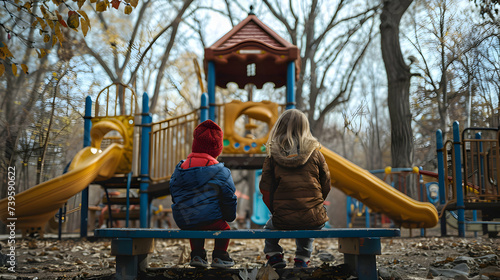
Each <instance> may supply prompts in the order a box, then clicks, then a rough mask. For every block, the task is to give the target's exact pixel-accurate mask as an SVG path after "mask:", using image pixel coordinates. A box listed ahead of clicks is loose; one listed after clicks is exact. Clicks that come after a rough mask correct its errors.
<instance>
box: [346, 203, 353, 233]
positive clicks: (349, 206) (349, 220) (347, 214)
mask: <svg viewBox="0 0 500 280" xmlns="http://www.w3.org/2000/svg"><path fill="white" fill-rule="evenodd" d="M351 204H352V198H351V197H350V196H347V197H346V211H345V212H346V216H347V217H346V221H347V225H346V227H351Z"/></svg>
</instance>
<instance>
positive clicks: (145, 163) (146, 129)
mask: <svg viewBox="0 0 500 280" xmlns="http://www.w3.org/2000/svg"><path fill="white" fill-rule="evenodd" d="M152 121H153V119H152V117H151V114H150V113H149V97H148V94H147V93H144V95H143V96H142V133H141V174H140V177H141V183H140V185H139V188H140V191H141V195H140V197H139V203H140V204H139V205H140V226H141V228H147V227H148V226H149V225H148V215H149V211H148V210H149V205H148V204H149V203H148V193H147V191H148V187H149V134H150V133H151V122H152Z"/></svg>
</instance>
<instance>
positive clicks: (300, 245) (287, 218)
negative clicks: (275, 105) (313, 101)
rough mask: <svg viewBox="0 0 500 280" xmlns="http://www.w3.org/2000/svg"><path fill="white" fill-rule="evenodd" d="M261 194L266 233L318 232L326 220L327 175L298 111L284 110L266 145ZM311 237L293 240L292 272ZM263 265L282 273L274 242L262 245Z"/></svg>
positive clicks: (301, 263) (303, 263)
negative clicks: (266, 217)
mask: <svg viewBox="0 0 500 280" xmlns="http://www.w3.org/2000/svg"><path fill="white" fill-rule="evenodd" d="M266 148H267V154H268V156H267V157H266V159H265V160H264V164H263V167H262V177H261V180H260V185H259V188H260V191H261V193H262V195H263V200H264V203H265V204H266V205H267V207H268V208H269V210H270V212H271V214H272V217H271V219H269V221H268V222H267V223H266V225H265V227H264V228H265V229H285V230H300V229H321V228H322V227H323V226H324V225H325V223H326V222H327V221H328V216H327V214H326V209H325V207H324V206H323V203H324V201H325V199H326V196H327V195H328V193H329V192H330V172H329V169H328V166H327V164H326V161H325V158H324V156H323V154H322V153H321V152H320V151H319V149H321V145H320V143H319V142H318V140H317V139H316V138H315V137H314V136H313V135H312V134H311V131H310V128H309V121H308V120H307V117H306V115H305V114H304V113H302V112H301V111H299V110H297V109H289V110H287V111H285V112H284V113H283V114H282V115H281V116H280V117H279V118H278V120H277V121H276V123H275V124H274V126H273V128H272V129H271V131H270V133H269V139H268V141H267V143H266ZM313 241H314V239H313V238H297V239H296V240H295V243H296V251H295V259H294V261H295V267H307V266H308V263H309V259H310V257H311V253H312V249H313V247H312V244H313ZM264 253H265V254H266V257H267V259H268V262H267V263H268V265H271V266H272V267H274V268H284V267H285V266H286V262H285V261H284V259H283V248H282V247H281V246H280V245H279V239H275V238H271V239H266V240H265V247H264Z"/></svg>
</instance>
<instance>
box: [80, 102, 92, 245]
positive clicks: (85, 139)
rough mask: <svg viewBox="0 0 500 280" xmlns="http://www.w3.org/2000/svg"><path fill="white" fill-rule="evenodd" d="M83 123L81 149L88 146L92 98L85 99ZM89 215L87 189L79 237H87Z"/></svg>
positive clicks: (87, 189) (83, 198)
mask: <svg viewBox="0 0 500 280" xmlns="http://www.w3.org/2000/svg"><path fill="white" fill-rule="evenodd" d="M83 118H84V122H83V147H84V148H85V147H88V146H90V129H91V128H92V98H91V97H90V96H87V97H86V98H85V116H84V117H83ZM88 213H89V188H88V187H86V188H85V189H84V190H83V191H82V205H81V208H80V237H87V226H88Z"/></svg>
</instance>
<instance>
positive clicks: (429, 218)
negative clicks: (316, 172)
mask: <svg viewBox="0 0 500 280" xmlns="http://www.w3.org/2000/svg"><path fill="white" fill-rule="evenodd" d="M320 151H321V152H322V153H323V155H324V156H325V160H326V163H327V164H328V167H329V169H330V176H331V178H332V185H333V186H334V187H336V188H338V189H340V190H341V191H342V192H344V193H345V194H347V195H349V196H352V197H354V198H356V199H357V200H359V201H361V202H362V203H363V204H365V205H366V206H368V207H369V208H370V209H372V210H373V211H375V212H380V213H384V214H385V215H387V216H388V217H389V218H391V219H392V220H393V221H394V222H395V223H397V224H400V225H401V226H403V227H407V228H417V227H418V228H419V227H422V228H431V227H434V226H436V225H437V223H438V213H437V210H436V208H435V207H434V205H432V204H431V203H427V202H420V201H416V200H414V199H412V198H410V197H408V196H406V195H405V194H403V193H401V192H399V191H398V190H396V189H394V188H393V187H392V186H390V185H389V184H387V183H385V182H384V181H382V180H380V179H379V178H377V177H376V176H374V175H373V174H371V173H370V172H368V171H367V170H365V169H363V168H361V167H359V166H357V165H355V164H354V163H352V162H350V161H348V160H347V159H345V158H343V157H341V156H340V155H338V154H336V153H334V152H333V151H330V150H328V149H326V148H325V147H322V148H321V150H320Z"/></svg>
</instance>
